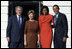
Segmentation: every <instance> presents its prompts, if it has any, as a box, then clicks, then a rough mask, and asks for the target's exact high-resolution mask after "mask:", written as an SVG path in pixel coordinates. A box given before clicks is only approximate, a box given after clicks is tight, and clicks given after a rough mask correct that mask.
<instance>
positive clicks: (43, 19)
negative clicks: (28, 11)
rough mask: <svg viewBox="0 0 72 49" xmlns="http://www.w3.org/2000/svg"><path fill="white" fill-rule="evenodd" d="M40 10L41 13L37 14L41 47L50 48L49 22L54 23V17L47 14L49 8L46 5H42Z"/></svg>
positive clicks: (50, 33) (50, 31)
mask: <svg viewBox="0 0 72 49" xmlns="http://www.w3.org/2000/svg"><path fill="white" fill-rule="evenodd" d="M41 12H42V15H40V16H39V27H40V41H41V45H42V48H51V43H52V27H51V23H52V24H54V19H53V16H52V15H50V14H49V9H48V7H47V6H43V8H42V9H41Z"/></svg>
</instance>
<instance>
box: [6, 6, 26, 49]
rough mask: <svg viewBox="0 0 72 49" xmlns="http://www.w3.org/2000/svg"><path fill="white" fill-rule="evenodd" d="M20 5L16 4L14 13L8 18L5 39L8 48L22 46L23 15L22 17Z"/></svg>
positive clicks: (24, 19)
mask: <svg viewBox="0 0 72 49" xmlns="http://www.w3.org/2000/svg"><path fill="white" fill-rule="evenodd" d="M22 10H23V9H22V7H21V6H16V7H15V12H16V15H13V16H11V17H10V18H9V20H8V26H7V34H6V36H7V40H8V42H9V48H24V23H25V21H26V18H25V17H22V15H21V14H22Z"/></svg>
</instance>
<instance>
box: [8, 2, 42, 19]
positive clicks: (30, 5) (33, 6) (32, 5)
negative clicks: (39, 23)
mask: <svg viewBox="0 0 72 49" xmlns="http://www.w3.org/2000/svg"><path fill="white" fill-rule="evenodd" d="M41 2H42V1H9V11H8V14H9V17H10V16H11V15H15V6H22V7H23V13H22V15H23V16H25V17H27V19H28V15H27V13H28V11H29V10H34V11H35V19H36V20H38V17H39V13H40V9H39V8H40V7H42V4H41Z"/></svg>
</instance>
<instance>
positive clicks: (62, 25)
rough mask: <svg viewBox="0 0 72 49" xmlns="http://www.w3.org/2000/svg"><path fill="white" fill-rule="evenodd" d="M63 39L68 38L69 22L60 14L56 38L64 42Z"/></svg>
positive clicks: (56, 27)
mask: <svg viewBox="0 0 72 49" xmlns="http://www.w3.org/2000/svg"><path fill="white" fill-rule="evenodd" d="M63 37H66V38H68V22H67V18H66V15H65V14H62V13H59V15H58V18H57V21H56V25H55V31H54V38H58V39H60V40H62V39H63Z"/></svg>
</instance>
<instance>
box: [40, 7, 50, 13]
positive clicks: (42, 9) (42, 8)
mask: <svg viewBox="0 0 72 49" xmlns="http://www.w3.org/2000/svg"><path fill="white" fill-rule="evenodd" d="M44 8H46V10H47V14H49V8H48V6H43V7H42V8H41V14H43V13H42V11H43V9H44Z"/></svg>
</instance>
